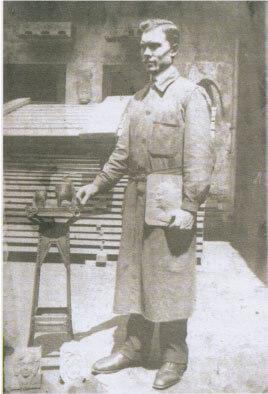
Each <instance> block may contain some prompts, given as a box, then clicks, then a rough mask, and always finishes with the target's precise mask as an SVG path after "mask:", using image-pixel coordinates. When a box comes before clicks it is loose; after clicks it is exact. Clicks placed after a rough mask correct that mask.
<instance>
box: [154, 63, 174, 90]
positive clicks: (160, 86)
mask: <svg viewBox="0 0 268 394" xmlns="http://www.w3.org/2000/svg"><path fill="white" fill-rule="evenodd" d="M178 77H179V72H178V70H177V69H176V67H174V66H173V65H171V66H169V67H168V68H167V69H166V70H164V71H163V72H162V73H161V74H158V75H157V76H156V77H155V78H154V77H152V76H151V78H150V83H151V86H152V87H154V88H155V89H156V90H158V91H159V92H160V93H164V92H165V90H166V89H167V87H168V86H169V85H170V84H171V83H173V82H174V81H175V80H176V79H177V78H178Z"/></svg>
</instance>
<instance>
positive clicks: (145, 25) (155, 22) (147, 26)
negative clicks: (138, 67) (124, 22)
mask: <svg viewBox="0 0 268 394" xmlns="http://www.w3.org/2000/svg"><path fill="white" fill-rule="evenodd" d="M157 27H161V28H162V31H163V32H164V33H165V34H166V38H167V40H168V41H169V43H170V45H173V44H179V42H180V32H179V29H178V27H177V26H176V25H175V24H174V23H173V22H171V21H168V20H166V19H148V20H147V21H145V22H141V24H140V27H139V30H140V32H141V34H142V33H144V32H147V31H150V30H153V29H156V28H157Z"/></svg>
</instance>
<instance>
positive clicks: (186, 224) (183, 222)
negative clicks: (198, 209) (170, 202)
mask: <svg viewBox="0 0 268 394" xmlns="http://www.w3.org/2000/svg"><path fill="white" fill-rule="evenodd" d="M195 216H196V215H195V213H194V212H190V211H184V210H183V209H177V210H176V211H174V212H173V215H172V220H171V222H170V224H169V227H179V228H180V229H181V230H191V228H192V227H193V225H194V222H195Z"/></svg>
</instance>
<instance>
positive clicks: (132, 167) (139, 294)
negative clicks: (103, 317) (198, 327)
mask: <svg viewBox="0 0 268 394" xmlns="http://www.w3.org/2000/svg"><path fill="white" fill-rule="evenodd" d="M140 29H141V32H142V35H141V43H140V44H141V55H142V60H143V63H144V64H145V67H146V69H147V71H148V72H149V73H150V83H149V84H148V85H147V86H145V88H144V89H142V90H140V91H139V92H137V93H136V94H135V95H134V97H133V98H132V99H131V100H130V103H129V105H128V108H127V111H126V115H125V118H124V122H123V129H122V133H121V135H120V137H119V140H118V142H117V145H116V147H115V149H114V151H113V153H112V154H111V156H110V158H109V160H108V162H107V163H106V164H105V166H104V168H103V170H102V171H101V172H100V173H99V174H98V175H97V177H96V178H95V180H94V181H93V183H92V184H90V185H85V186H83V187H81V188H80V189H79V191H78V193H77V198H78V199H79V200H80V202H81V203H82V204H85V203H86V202H87V200H88V199H89V198H90V197H92V196H94V195H95V194H97V193H98V192H101V191H103V190H107V189H109V188H111V187H113V186H114V185H115V184H116V183H117V181H118V180H119V179H120V178H121V177H122V176H123V175H124V174H128V175H129V182H128V186H127V189H126V192H125V202H124V209H123V229H122V239H121V246H120V254H119V259H118V265H117V276H116V286H115V299H114V312H115V313H117V314H129V315H130V317H129V321H128V326H127V337H126V341H125V344H124V345H123V347H122V348H121V349H120V351H119V352H117V353H113V354H111V355H110V356H108V357H105V358H103V359H101V360H99V361H97V362H96V363H95V364H94V365H93V367H92V368H93V369H92V372H93V373H112V372H117V371H119V370H121V369H123V368H128V367H132V366H137V365H141V364H142V363H143V361H144V359H145V357H146V355H148V354H149V350H150V343H151V339H152V334H153V328H154V323H156V322H158V323H160V348H161V357H162V366H161V368H160V369H159V371H158V372H157V374H156V377H155V380H154V383H153V387H154V388H155V389H165V388H167V387H170V386H172V385H174V384H176V383H177V382H179V381H180V379H181V377H182V375H183V373H184V371H185V370H186V368H187V360H188V348H187V343H186V336H187V319H188V318H189V317H190V316H191V313H192V310H193V303H194V297H195V264H196V259H195V218H196V211H197V210H198V207H199V205H200V203H202V202H203V201H204V199H205V197H206V195H207V193H208V190H209V184H210V177H211V172H212V168H213V154H212V149H211V134H210V108H209V102H208V97H207V95H206V93H205V91H204V90H203V88H201V87H199V86H197V85H196V84H194V83H192V82H191V81H189V80H187V79H185V78H183V77H181V76H180V75H179V73H178V71H177V70H176V68H175V67H174V66H173V60H174V57H175V55H176V54H177V51H178V44H179V32H178V29H177V27H176V26H175V25H174V24H173V23H172V22H170V21H167V20H160V19H150V20H148V21H146V22H143V23H141V25H140ZM152 173H156V174H167V175H166V176H168V174H173V175H174V174H175V175H178V176H180V177H181V178H182V202H181V203H180V202H179V198H178V204H177V205H178V206H177V209H176V211H175V213H174V216H173V220H172V221H171V222H170V224H169V225H168V226H166V227H164V226H150V225H148V224H147V223H146V222H145V209H146V180H147V176H148V175H149V174H152Z"/></svg>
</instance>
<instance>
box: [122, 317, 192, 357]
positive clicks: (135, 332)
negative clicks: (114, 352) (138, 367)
mask: <svg viewBox="0 0 268 394" xmlns="http://www.w3.org/2000/svg"><path fill="white" fill-rule="evenodd" d="M154 327H155V323H154V322H151V321H149V320H146V319H145V318H144V317H143V316H142V315H139V314H131V315H130V317H129V320H128V324H127V336H126V341H125V343H124V345H123V347H122V348H121V350H120V352H121V353H122V354H123V355H124V356H126V357H128V358H129V359H130V360H135V361H141V360H143V361H144V360H146V359H147V358H148V356H149V354H150V349H151V343H152V338H153V332H154ZM186 337H187V319H185V320H174V321H169V322H161V323H159V343H160V352H161V361H162V362H163V363H164V362H167V361H169V362H175V363H181V364H187V361H188V346H187V342H186Z"/></svg>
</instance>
